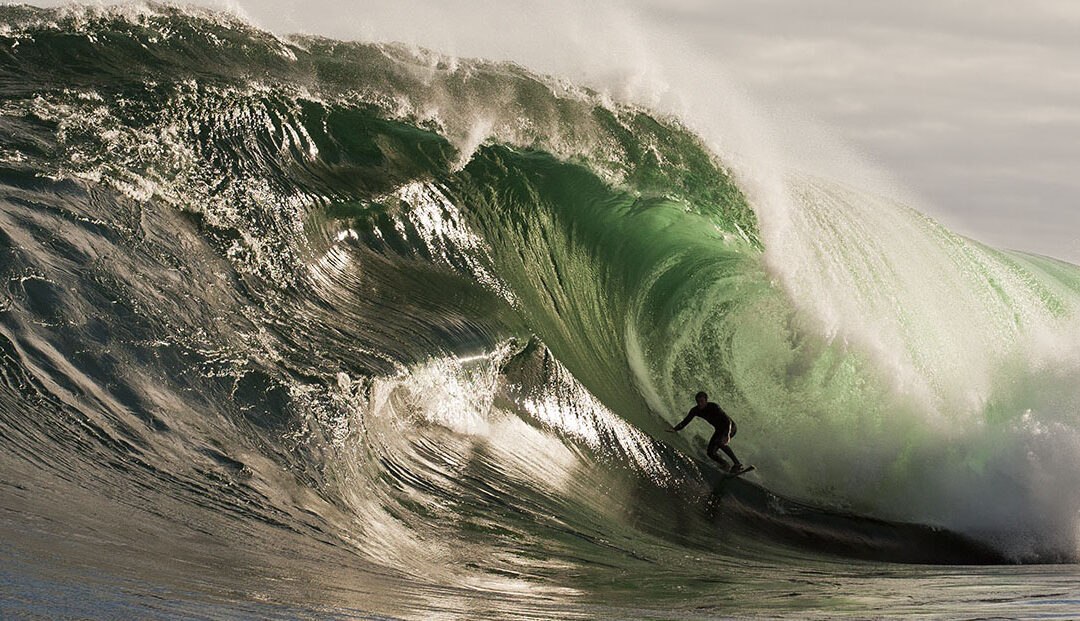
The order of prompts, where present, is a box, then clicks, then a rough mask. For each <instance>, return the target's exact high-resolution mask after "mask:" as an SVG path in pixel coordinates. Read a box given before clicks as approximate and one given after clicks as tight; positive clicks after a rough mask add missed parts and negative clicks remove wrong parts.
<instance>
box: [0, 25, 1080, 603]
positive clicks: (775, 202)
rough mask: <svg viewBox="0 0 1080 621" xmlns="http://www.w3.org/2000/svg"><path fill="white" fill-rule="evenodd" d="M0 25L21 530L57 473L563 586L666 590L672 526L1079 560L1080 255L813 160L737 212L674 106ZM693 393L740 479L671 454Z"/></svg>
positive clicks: (519, 72) (326, 60)
mask: <svg viewBox="0 0 1080 621" xmlns="http://www.w3.org/2000/svg"><path fill="white" fill-rule="evenodd" d="M0 15H2V16H3V23H4V26H3V31H2V32H0V56H2V60H0V62H2V65H0V75H2V78H3V81H2V83H0V89H2V93H3V94H2V101H0V105H2V109H0V192H2V196H0V201H2V205H3V209H2V210H0V231H2V233H0V246H2V249H0V256H2V258H0V269H2V272H3V277H4V278H5V279H6V281H7V286H6V289H5V292H4V296H3V299H2V301H0V347H2V351H3V366H2V371H3V383H2V387H0V390H2V391H3V392H4V398H3V400H2V405H0V417H2V418H0V425H2V427H0V433H2V438H3V443H2V446H0V456H2V457H0V458H2V460H3V463H4V464H5V470H6V472H7V473H8V474H6V475H5V484H6V485H10V486H11V487H8V488H5V489H6V490H7V491H6V492H5V498H8V500H7V501H5V502H6V503H7V504H8V505H14V504H16V503H22V502H25V503H26V504H25V505H24V506H22V508H17V507H16V513H19V512H22V513H25V514H26V515H30V514H32V513H33V511H31V509H30V508H29V507H30V506H31V503H30V501H29V498H30V496H39V495H40V494H41V493H43V492H41V491H40V490H45V489H54V490H58V489H78V490H82V491H80V492H79V493H80V494H85V497H84V499H83V500H81V501H80V503H81V504H79V506H81V507H84V510H82V511H78V512H77V511H74V510H71V509H64V508H63V503H62V502H59V501H57V504H56V506H53V505H51V504H50V505H48V507H49V508H44V509H39V511H40V512H41V513H42V514H48V515H49V518H50V519H53V520H57V521H59V522H70V523H71V524H72V526H71V529H75V530H77V529H78V524H79V523H80V522H81V521H82V520H83V517H82V516H83V515H84V514H85V507H93V506H95V505H96V504H98V503H99V502H100V503H102V504H104V503H105V500H104V499H109V502H115V503H119V504H120V505H122V506H128V507H137V508H138V510H139V511H144V512H148V513H149V514H153V515H157V516H158V517H161V518H163V519H164V520H165V523H167V524H172V525H174V526H175V527H176V528H187V529H192V530H197V531H199V532H202V533H206V534H208V535H209V536H211V537H222V538H225V537H227V536H228V537H231V536H241V535H242V534H243V533H249V534H250V532H253V531H255V530H258V529H262V528H264V527H266V528H269V529H270V530H271V531H274V532H277V531H281V532H288V533H291V534H292V536H297V537H300V538H301V539H302V540H303V539H310V540H311V541H313V542H315V541H317V542H320V544H326V545H331V546H332V547H340V548H342V549H347V550H349V553H350V554H356V555H358V556H359V557H360V558H362V559H363V562H364V563H368V564H370V566H371V567H375V568H377V569H375V570H373V571H375V572H376V573H378V572H380V571H389V572H392V573H394V574H395V575H398V574H400V575H404V576H407V577H410V578H411V579H414V580H423V581H425V583H428V582H430V583H433V584H438V585H458V586H462V587H465V588H470V589H491V590H494V591H497V592H500V593H514V592H518V591H521V590H528V591H529V592H531V593H536V592H541V593H545V594H548V595H553V596H560V595H565V594H566V593H582V592H590V590H592V589H594V588H596V587H595V584H593V583H591V582H590V580H591V579H592V578H591V577H588V576H587V574H588V572H587V571H585V570H580V571H579V573H576V574H575V573H574V570H573V569H572V568H574V567H580V566H582V565H583V564H584V565H588V566H590V567H592V566H597V565H598V564H599V565H603V566H605V567H616V568H619V570H620V571H623V572H629V573H630V575H641V574H642V573H650V574H651V573H653V572H655V571H657V569H656V567H657V564H659V566H661V567H662V568H663V571H664V572H670V573H671V579H672V580H674V581H678V566H677V564H676V565H672V564H670V563H669V564H665V563H664V562H660V561H657V560H656V558H657V557H656V554H659V553H658V552H655V551H656V550H657V549H664V550H667V549H668V547H667V546H668V544H667V543H664V542H671V541H677V542H679V544H680V545H683V546H687V547H688V548H693V549H700V550H708V551H710V553H713V554H717V555H719V556H718V557H717V558H718V559H721V561H718V562H720V563H721V564H720V565H719V567H721V568H722V571H731V567H730V566H729V565H724V563H729V562H731V561H730V559H741V562H745V561H746V560H747V559H757V560H758V561H761V562H764V561H762V559H766V558H769V559H772V558H776V557H777V555H780V556H781V557H784V558H802V556H801V555H805V554H825V553H829V554H834V553H842V554H848V555H851V556H854V557H865V558H881V559H887V560H905V561H907V560H914V561H933V562H949V561H957V562H960V561H984V560H993V559H1001V558H1006V559H1010V560H1028V561H1030V560H1057V559H1073V558H1075V556H1076V553H1077V549H1078V548H1077V546H1078V541H1077V527H1078V522H1077V511H1078V509H1080V505H1078V496H1077V494H1076V490H1078V489H1080V461H1078V459H1080V458H1078V457H1077V455H1080V452H1078V451H1077V449H1078V448H1080V437H1078V431H1080V425H1078V414H1080V381H1078V380H1080V343H1078V341H1077V339H1076V336H1075V335H1076V327H1077V321H1076V316H1077V315H1076V312H1077V303H1078V300H1080V271H1078V270H1077V269H1076V268H1075V267H1073V266H1071V265H1067V264H1064V263H1061V262H1058V261H1054V260H1052V259H1047V258H1043V257H1037V256H1032V255H1026V254H1019V253H1014V252H1002V251H998V250H994V249H991V248H987V247H985V246H983V245H981V244H979V243H977V242H974V241H972V240H969V239H965V238H962V237H960V236H957V235H954V234H952V233H950V232H948V231H946V230H945V229H943V228H941V227H940V226H939V225H937V224H936V223H934V222H933V221H931V220H929V219H928V218H926V217H924V216H922V215H920V214H919V213H917V212H914V211H911V210H910V209H908V208H906V207H904V206H902V205H900V204H897V203H896V202H894V201H891V200H889V199H887V198H883V197H881V196H877V195H875V194H873V193H870V192H866V191H861V190H858V189H855V188H851V187H847V186H845V185H843V184H839V183H834V182H829V181H825V180H822V179H818V178H814V177H811V176H808V175H802V174H798V173H795V172H792V173H791V174H789V175H787V176H786V177H785V179H784V181H783V182H782V184H781V185H778V186H776V187H772V188H768V189H767V190H768V191H767V192H764V193H763V192H761V191H760V188H758V190H757V191H755V192H752V193H751V194H750V196H751V199H748V198H747V196H748V194H747V193H746V192H744V191H743V190H742V189H740V182H739V179H738V178H737V177H736V176H735V175H733V174H732V173H731V171H730V170H728V169H727V168H726V167H725V165H724V163H723V162H722V161H720V160H719V159H718V158H717V156H715V155H714V154H713V150H711V149H710V147H709V146H708V142H707V141H706V139H704V138H702V137H699V136H697V135H695V134H694V133H693V132H692V131H690V130H689V129H688V128H687V127H686V126H685V125H684V124H683V123H681V122H680V121H678V120H677V119H674V118H669V117H665V116H663V115H659V114H656V113H652V112H650V111H648V110H645V109H641V108H637V107H634V106H629V105H623V104H619V103H615V102H612V101H611V100H609V99H608V98H607V97H606V96H604V95H603V94H601V93H597V92H593V91H591V90H589V89H586V88H580V87H577V86H574V85H571V84H567V83H565V82H563V81H560V80H558V79H556V78H552V77H546V76H538V75H534V74H532V73H530V72H529V71H527V70H526V69H523V68H521V67H518V66H515V65H509V64H498V63H491V62H486V61H479V60H461V59H455V58H449V57H443V56H440V55H438V54H434V53H430V52H427V51H424V50H416V49H410V48H406V47H401V46H394V45H374V44H363V43H343V42H339V41H332V40H326V39H320V38H315V37H294V38H290V39H281V38H278V37H275V36H273V35H270V34H268V33H265V32H262V31H259V30H256V29H254V28H252V27H250V26H248V25H247V24H245V23H243V22H241V21H238V20H235V19H233V18H230V17H228V16H224V15H221V14H216V13H203V12H200V11H193V10H186V9H178V8H171V7H164V6H157V5H148V6H136V7H128V8H125V9H90V8H68V9H62V10H55V11H46V10H39V9H30V8H20V7H3V8H2V9H0ZM752 201H753V202H754V204H751V203H752ZM759 218H760V220H759ZM700 389H704V390H706V391H708V392H709V393H710V396H711V398H712V399H713V400H716V401H718V402H720V403H721V404H723V405H724V407H725V408H726V409H727V410H729V411H730V412H731V413H732V415H733V416H734V418H735V419H736V420H737V421H739V429H740V433H739V437H738V440H737V443H736V449H737V451H738V453H739V454H740V455H743V456H744V459H745V460H747V461H752V462H754V463H756V464H757V466H758V470H759V473H760V477H759V478H757V479H755V480H754V482H750V483H743V482H736V483H729V484H723V485H721V486H720V487H717V481H716V478H715V475H713V474H710V470H709V467H708V466H703V465H702V462H701V461H700V457H701V454H702V452H703V446H702V444H703V442H704V438H705V437H706V436H705V435H704V430H702V429H698V430H696V431H695V432H694V433H696V434H698V435H696V436H692V437H690V438H686V437H681V438H678V437H677V438H674V439H673V438H672V437H671V436H667V435H666V434H663V433H662V431H663V429H665V428H666V425H667V424H669V423H670V422H673V421H675V420H677V419H679V418H681V415H682V413H683V412H684V411H685V410H686V409H687V408H688V407H689V405H690V402H691V399H690V397H691V396H692V395H693V394H694V393H695V392H697V391H698V390H700ZM691 429H693V427H692V428H691ZM684 435H685V434H684ZM48 481H57V482H56V483H46V482H48ZM59 482H63V483H59ZM758 485H761V486H763V487H764V488H765V489H768V490H769V491H765V489H763V488H762V487H759V486H758ZM65 486H67V487H65ZM19 490H23V491H22V492H20V491H19ZM30 490H37V491H30ZM46 495H47V494H46ZM35 502H42V501H40V498H39V500H37V501H35ZM46 504H48V503H46ZM33 506H35V507H36V506H38V505H36V504H34V505H33ZM166 507H168V508H166ZM9 508H11V507H9ZM208 516H212V517H208ZM859 516H864V517H859ZM882 520H890V521H889V522H885V521H882ZM905 522H906V523H919V524H925V525H928V527H927V528H923V527H917V526H908V525H905V524H904V523H905ZM718 524H723V525H724V527H723V528H720V529H719V530H718ZM148 528H149V527H148ZM940 528H945V529H948V530H949V531H953V532H956V533H960V534H962V535H963V536H956V535H953V534H950V533H949V532H947V531H941V530H938V529H940ZM225 533H228V535H227V536H226V535H225ZM718 533H722V536H720V535H719V534H718ZM718 537H720V538H719V539H718ZM965 537H966V538H965ZM328 542H329V543H328ZM648 546H659V547H653V548H649V550H652V553H653V556H652V557H651V558H647V557H649V555H650V552H647V551H643V548H645V547H648ZM723 559H729V560H727V561H724V560H723ZM634 572H638V573H637V574H635V573H634ZM567 575H573V576H575V578H574V579H568V578H566V576H567ZM665 575H666V574H665ZM582 576H586V577H582ZM627 580H628V582H629V581H630V579H629V578H627ZM612 588H615V587H612ZM620 588H621V587H620ZM626 588H627V590H628V591H632V587H631V586H627V587H626Z"/></svg>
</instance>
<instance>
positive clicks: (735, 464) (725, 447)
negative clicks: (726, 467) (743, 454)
mask: <svg viewBox="0 0 1080 621" xmlns="http://www.w3.org/2000/svg"><path fill="white" fill-rule="evenodd" d="M720 450H721V451H724V452H725V453H727V456H728V457H730V458H731V464H732V465H731V467H732V469H739V468H742V463H741V462H739V458H738V457H735V451H732V450H731V447H730V446H728V445H726V444H725V445H723V446H721V447H720Z"/></svg>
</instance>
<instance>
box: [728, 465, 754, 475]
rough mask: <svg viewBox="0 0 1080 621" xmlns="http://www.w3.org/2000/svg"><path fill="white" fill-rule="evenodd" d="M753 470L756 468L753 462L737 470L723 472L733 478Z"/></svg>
mask: <svg viewBox="0 0 1080 621" xmlns="http://www.w3.org/2000/svg"><path fill="white" fill-rule="evenodd" d="M751 470H754V465H753V464H750V465H749V466H743V467H742V469H741V470H735V471H730V470H729V471H728V472H725V473H723V474H724V476H725V477H728V478H733V477H737V476H739V475H742V474H746V473H747V472H750V471H751Z"/></svg>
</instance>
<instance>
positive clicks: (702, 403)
mask: <svg viewBox="0 0 1080 621" xmlns="http://www.w3.org/2000/svg"><path fill="white" fill-rule="evenodd" d="M694 399H695V400H696V401H697V405H696V406H694V407H692V408H690V413H689V414H687V415H686V418H684V419H683V421H682V422H681V423H679V424H678V425H675V426H674V427H671V428H669V429H668V431H670V432H676V431H679V430H680V429H682V428H683V427H685V426H687V425H689V424H690V421H692V420H694V417H695V416H700V417H702V418H704V419H705V420H707V421H709V424H710V425H712V426H713V427H715V428H716V431H715V432H714V433H713V436H712V439H710V440H709V448H708V449H706V451H705V452H706V453H708V455H709V457H711V458H712V459H713V460H715V461H716V462H717V463H718V464H720V468H721V469H723V470H728V471H729V472H732V473H739V472H742V471H743V465H742V463H741V462H739V458H738V457H735V453H734V451H732V450H731V447H730V446H728V442H730V441H731V438H733V437H735V432H736V431H737V429H736V427H735V421H733V420H731V417H730V416H728V415H727V413H726V412H724V410H721V409H720V406H719V405H716V404H715V403H711V402H710V401H709V395H707V394H705V393H704V392H699V393H698V394H697V395H695V396H694ZM718 450H720V451H724V453H726V454H727V456H728V457H730V458H731V466H730V467H729V466H728V464H727V462H726V461H724V459H723V458H722V457H720V455H718V454H717V451H718Z"/></svg>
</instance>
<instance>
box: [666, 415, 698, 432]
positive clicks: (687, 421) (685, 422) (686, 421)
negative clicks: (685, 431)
mask: <svg viewBox="0 0 1080 621" xmlns="http://www.w3.org/2000/svg"><path fill="white" fill-rule="evenodd" d="M694 416H695V415H694V413H693V412H690V413H689V414H687V415H686V418H684V419H683V420H682V422H681V423H679V424H678V425H675V426H674V427H672V428H671V429H668V431H679V430H680V429H682V428H683V427H685V426H687V425H689V424H690V421H692V420H694Z"/></svg>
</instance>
